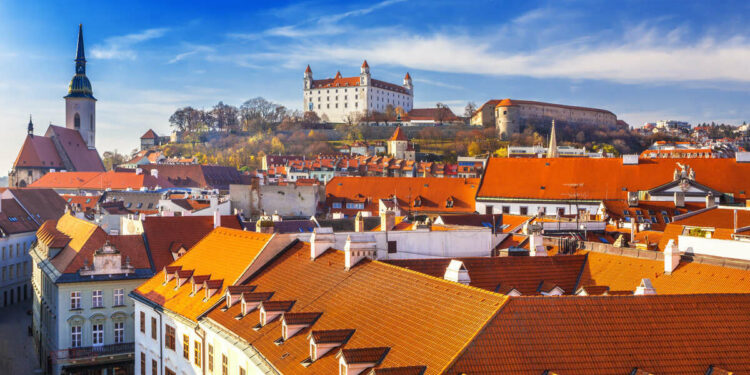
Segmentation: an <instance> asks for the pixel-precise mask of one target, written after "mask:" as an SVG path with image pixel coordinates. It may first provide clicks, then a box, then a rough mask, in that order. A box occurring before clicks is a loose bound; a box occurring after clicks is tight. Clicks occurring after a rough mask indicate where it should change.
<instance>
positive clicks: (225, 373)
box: [221, 354, 229, 375]
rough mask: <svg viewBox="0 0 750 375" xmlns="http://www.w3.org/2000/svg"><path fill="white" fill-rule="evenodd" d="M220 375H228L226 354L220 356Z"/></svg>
mask: <svg viewBox="0 0 750 375" xmlns="http://www.w3.org/2000/svg"><path fill="white" fill-rule="evenodd" d="M221 375H229V359H227V355H226V354H222V355H221Z"/></svg>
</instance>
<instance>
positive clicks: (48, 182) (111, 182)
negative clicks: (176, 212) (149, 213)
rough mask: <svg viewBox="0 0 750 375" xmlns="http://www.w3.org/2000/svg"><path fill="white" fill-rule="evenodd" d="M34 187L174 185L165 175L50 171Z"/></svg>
mask: <svg viewBox="0 0 750 375" xmlns="http://www.w3.org/2000/svg"><path fill="white" fill-rule="evenodd" d="M30 186H31V187H34V188H51V189H90V190H106V189H112V190H126V189H128V188H130V189H133V190H139V189H140V188H142V187H146V188H148V189H149V190H154V189H156V188H157V187H160V188H169V187H174V185H172V183H170V182H169V181H167V179H166V178H163V177H154V176H151V175H150V174H144V173H141V174H135V173H130V172H115V171H107V172H50V173H47V174H45V175H44V176H42V178H40V179H38V180H36V181H34V183H33V184H31V185H30Z"/></svg>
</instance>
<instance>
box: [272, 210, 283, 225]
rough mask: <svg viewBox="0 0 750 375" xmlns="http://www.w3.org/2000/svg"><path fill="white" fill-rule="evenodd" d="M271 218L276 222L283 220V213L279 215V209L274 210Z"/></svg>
mask: <svg viewBox="0 0 750 375" xmlns="http://www.w3.org/2000/svg"><path fill="white" fill-rule="evenodd" d="M271 219H272V220H273V222H274V223H277V222H279V221H281V215H279V212H278V211H274V212H273V215H271Z"/></svg>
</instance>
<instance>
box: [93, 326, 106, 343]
mask: <svg viewBox="0 0 750 375" xmlns="http://www.w3.org/2000/svg"><path fill="white" fill-rule="evenodd" d="M91 344H92V345H93V346H102V345H104V323H94V324H92V325H91Z"/></svg>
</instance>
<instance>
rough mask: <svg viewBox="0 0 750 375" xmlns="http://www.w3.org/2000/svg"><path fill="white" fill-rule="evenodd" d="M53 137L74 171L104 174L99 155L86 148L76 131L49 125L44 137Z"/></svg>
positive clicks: (94, 150)
mask: <svg viewBox="0 0 750 375" xmlns="http://www.w3.org/2000/svg"><path fill="white" fill-rule="evenodd" d="M53 135H54V136H55V137H56V138H57V140H58V142H59V143H60V146H62V149H63V151H64V152H65V154H66V155H67V156H68V158H69V159H70V162H71V163H72V164H73V168H74V169H75V170H76V171H79V172H80V171H89V172H104V163H102V159H101V157H100V156H99V153H98V152H97V151H96V149H89V148H88V146H87V145H86V142H85V141H84V140H83V137H81V133H79V132H78V131H77V130H74V129H68V128H64V127H61V126H55V125H50V126H49V128H47V133H45V136H46V137H52V136H53Z"/></svg>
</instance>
